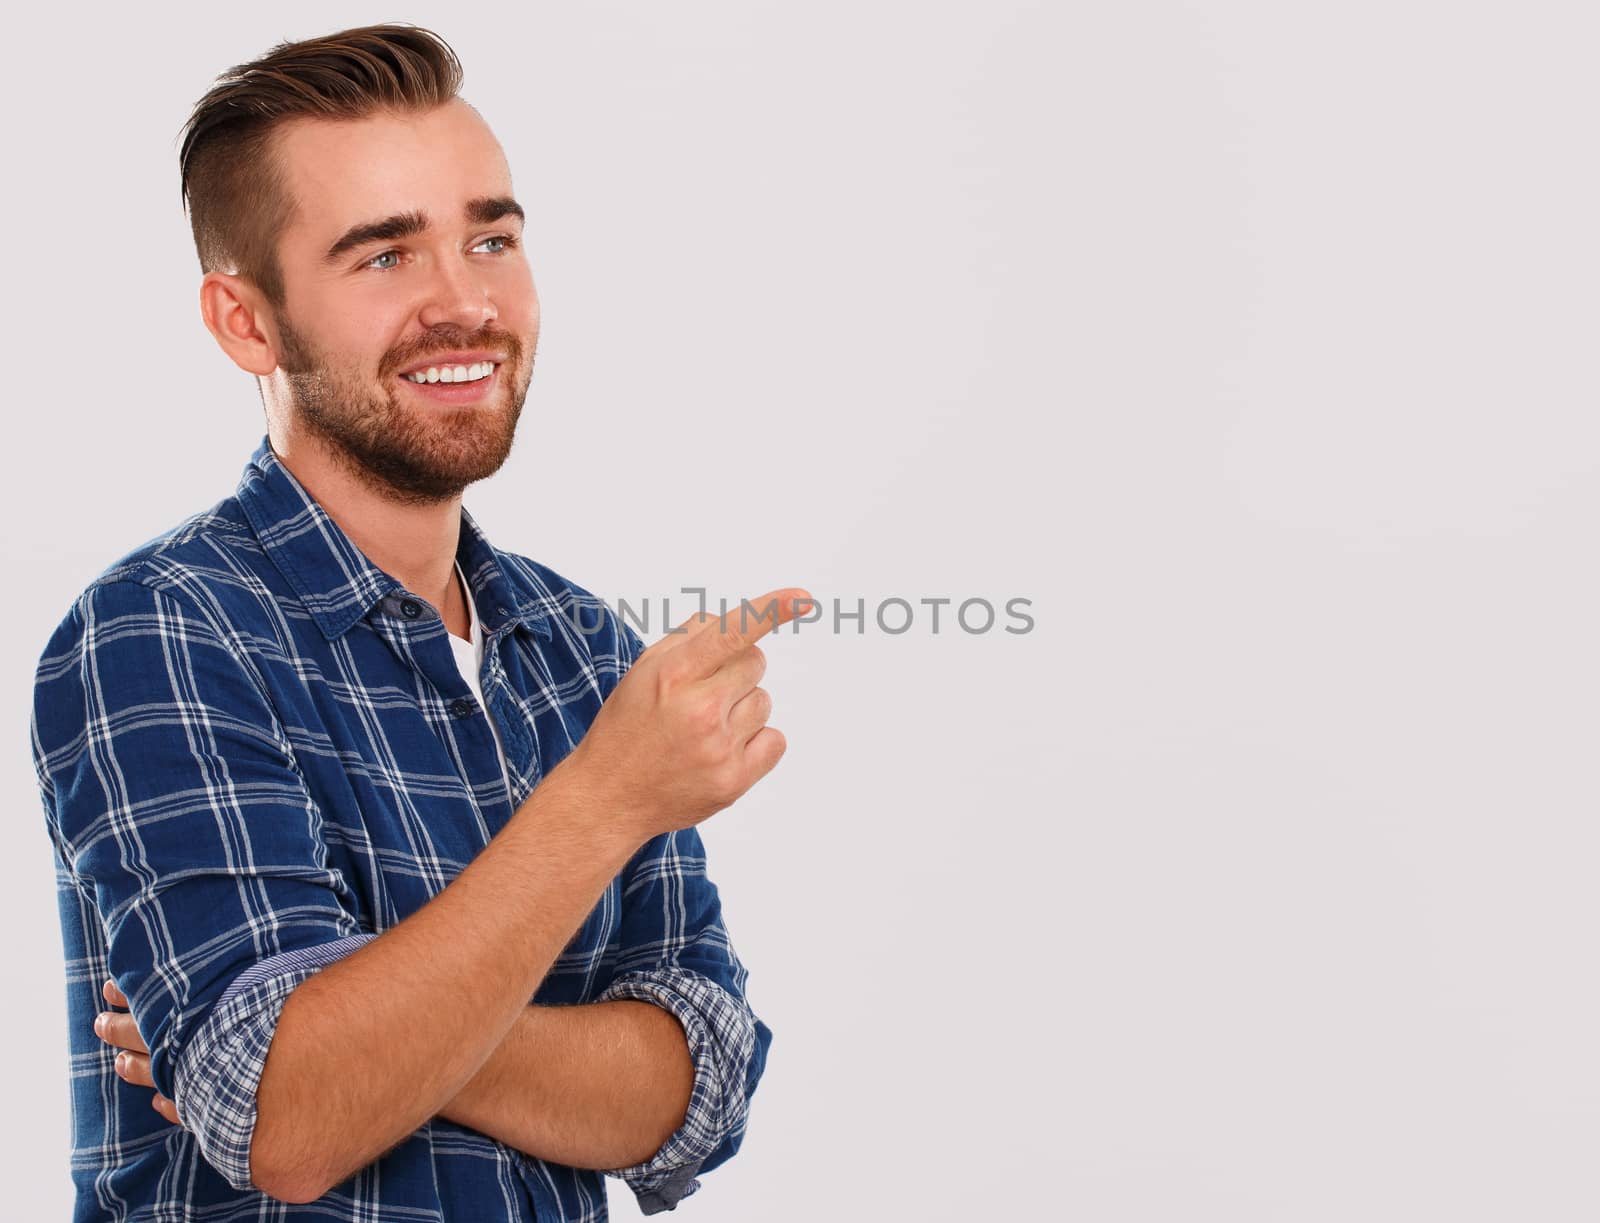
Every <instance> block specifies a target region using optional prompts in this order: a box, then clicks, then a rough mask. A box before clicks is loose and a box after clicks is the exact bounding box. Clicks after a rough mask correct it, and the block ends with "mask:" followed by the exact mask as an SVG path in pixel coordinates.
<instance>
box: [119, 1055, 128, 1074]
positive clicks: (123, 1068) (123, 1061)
mask: <svg viewBox="0 0 1600 1223" xmlns="http://www.w3.org/2000/svg"><path fill="white" fill-rule="evenodd" d="M127 1072H128V1055H127V1054H126V1053H119V1054H117V1073H118V1074H126V1073H127Z"/></svg>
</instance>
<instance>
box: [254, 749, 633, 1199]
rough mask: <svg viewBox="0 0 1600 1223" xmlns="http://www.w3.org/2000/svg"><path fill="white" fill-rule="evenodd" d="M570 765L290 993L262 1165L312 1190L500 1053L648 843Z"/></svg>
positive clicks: (266, 1101) (396, 1135) (259, 1120)
mask: <svg viewBox="0 0 1600 1223" xmlns="http://www.w3.org/2000/svg"><path fill="white" fill-rule="evenodd" d="M586 807H587V802H586V798H585V796H584V794H583V793H582V791H581V787H580V786H579V785H577V784H574V781H573V779H572V778H571V776H570V775H566V776H564V775H563V774H562V772H561V770H560V769H556V770H553V771H552V772H551V774H550V775H549V776H548V777H547V778H546V779H545V780H544V782H543V783H541V784H540V786H538V787H537V788H536V789H535V790H534V792H533V794H532V795H531V796H530V797H529V799H528V801H527V802H525V803H524V804H523V806H522V807H521V808H519V809H518V811H517V812H516V814H515V815H514V816H513V817H512V819H511V821H510V822H509V823H508V824H507V825H506V826H505V828H503V829H502V830H501V831H500V833H499V834H498V835H497V836H496V837H495V838H494V839H493V841H491V842H490V844H489V845H488V846H487V847H486V848H485V849H484V850H483V852H482V853H480V854H479V855H478V856H477V858H475V859H474V860H473V861H472V862H471V863H470V864H469V865H468V866H467V867H466V869H464V870H463V871H462V872H461V874H460V875H459V876H458V877H457V878H456V879H455V880H454V881H453V882H452V883H451V884H450V885H449V886H448V887H446V888H445V889H444V890H443V891H442V892H440V893H439V894H438V895H437V896H435V897H434V898H433V899H432V900H431V901H429V902H428V904H426V905H425V906H423V907H422V908H421V909H419V910H418V911H417V912H416V913H413V914H412V915H411V916H410V917H408V918H407V919H406V920H405V921H403V922H401V923H400V924H399V925H397V926H395V927H394V928H392V929H390V930H388V931H386V932H384V933H383V934H382V935H381V936H379V937H378V938H376V939H374V940H372V941H371V942H370V943H368V944H366V945H365V946H364V947H362V948H360V949H359V950H358V951H356V952H354V953H353V954H351V955H349V956H347V957H346V958H344V959H342V960H339V961H337V962H335V963H333V964H331V965H329V966H328V967H326V968H324V969H323V970H322V971H321V972H319V973H317V974H316V975H315V976H313V977H311V978H309V979H308V980H306V981H305V982H304V983H303V984H301V985H300V986H299V987H298V988H296V989H295V990H294V992H293V993H292V994H290V995H289V998H288V1000H287V1001H286V1002H285V1003H284V1005H283V1010H282V1012H281V1014H280V1015H279V1018H278V1022H277V1027H276V1030H275V1032H274V1035H273V1038H272V1044H271V1048H270V1051H269V1053H268V1056H267V1060H266V1064H265V1065H264V1067H263V1069H262V1072H261V1078H260V1082H259V1084H258V1086H257V1092H256V1101H257V1115H256V1123H255V1133H254V1138H253V1142H252V1146H251V1174H252V1177H253V1178H254V1180H255V1183H256V1184H257V1186H258V1187H260V1188H262V1189H264V1190H265V1191H266V1192H268V1193H269V1194H272V1195H273V1196H276V1197H282V1198H285V1199H286V1200H300V1201H305V1200H311V1199H314V1198H315V1197H318V1196H320V1195H321V1194H322V1193H324V1192H326V1191H327V1189H329V1188H331V1187H332V1186H333V1185H335V1184H338V1183H339V1182H340V1181H342V1180H344V1179H345V1178H346V1177H348V1176H350V1175H351V1174H352V1173H354V1172H355V1171H356V1170H357V1169H359V1168H361V1167H364V1166H365V1165H366V1164H368V1163H371V1162H372V1161H373V1160H374V1159H376V1158H378V1157H379V1156H380V1155H382V1154H384V1153H385V1152H386V1151H388V1150H389V1149H391V1148H392V1147H394V1146H395V1145H396V1144H398V1143H399V1142H401V1141H402V1140H404V1139H405V1138H406V1137H408V1136H409V1135H410V1134H412V1133H413V1132H415V1131H416V1129H417V1128H418V1127H419V1126H421V1125H422V1124H423V1122H425V1121H426V1120H427V1119H428V1118H429V1117H432V1116H434V1115H435V1114H437V1113H438V1112H439V1111H440V1110H441V1109H442V1108H444V1107H445V1105H446V1104H447V1103H448V1102H449V1101H450V1100H451V1099H453V1098H454V1097H455V1096H456V1094H457V1093H458V1092H460V1091H461V1089H462V1088H463V1087H465V1086H466V1084H467V1083H468V1081H469V1080H471V1079H472V1077H473V1076H474V1075H475V1074H476V1073H477V1072H478V1071H479V1069H480V1068H481V1067H482V1066H483V1064H484V1062H485V1061H487V1060H488V1059H489V1057H490V1056H491V1055H492V1054H493V1053H494V1052H495V1049H496V1047H497V1046H498V1045H499V1044H500V1043H501V1041H502V1040H503V1039H504V1038H505V1036H506V1034H507V1033H508V1031H509V1030H510V1029H511V1027H512V1025H513V1024H514V1023H515V1022H516V1020H517V1018H518V1016H519V1015H520V1014H521V1013H522V1012H523V1011H524V1010H525V1009H526V1008H527V1005H528V999H529V998H530V997H531V996H532V995H533V993H534V991H535V990H536V989H537V988H538V985H539V983H540V982H541V981H542V980H543V979H544V977H545V974H546V973H547V972H548V971H549V968H550V965H551V964H552V963H553V962H554V961H555V958H556V956H557V955H559V954H560V952H561V950H562V949H563V948H564V947H565V946H566V944H567V942H568V941H569V940H570V939H571V937H572V933H573V931H574V930H576V929H577V928H578V926H579V925H580V924H581V922H582V921H583V919H584V917H585V916H586V915H587V914H588V912H589V911H590V909H592V908H593V907H594V905H595V903H596V902H597V901H598V899H599V897H600V895H601V893H602V892H603V891H604V890H605V888H606V886H607V885H608V884H609V883H610V881H611V879H612V878H613V877H614V876H615V875H616V874H617V872H618V871H620V870H621V869H622V867H623V866H624V865H625V864H626V861H627V858H628V856H629V855H630V854H631V853H632V852H633V850H634V849H636V848H637V846H631V845H628V844H627V843H626V842H625V841H623V840H619V839H618V838H617V837H616V836H615V835H614V834H612V833H611V832H609V831H607V829H608V825H607V824H606V823H605V822H604V820H603V819H601V818H597V816H596V815H595V814H594V813H591V812H590V811H588V810H587V809H586Z"/></svg>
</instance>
